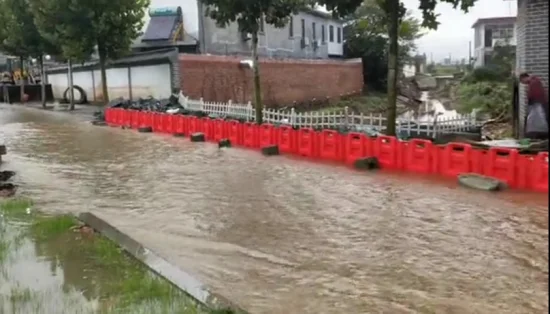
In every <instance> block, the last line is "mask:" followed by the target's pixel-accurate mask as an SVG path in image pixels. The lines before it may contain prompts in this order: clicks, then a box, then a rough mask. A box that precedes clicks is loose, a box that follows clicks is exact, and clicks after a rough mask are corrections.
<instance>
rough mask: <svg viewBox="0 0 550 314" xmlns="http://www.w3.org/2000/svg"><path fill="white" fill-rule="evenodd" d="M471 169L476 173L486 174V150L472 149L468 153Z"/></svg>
mask: <svg viewBox="0 0 550 314" xmlns="http://www.w3.org/2000/svg"><path fill="white" fill-rule="evenodd" d="M470 154H471V155H470V165H471V171H472V172H474V173H477V174H481V175H486V174H487V151H486V150H480V149H472V151H471V153H470Z"/></svg>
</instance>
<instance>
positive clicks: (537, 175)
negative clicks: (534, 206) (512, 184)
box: [531, 152, 548, 193]
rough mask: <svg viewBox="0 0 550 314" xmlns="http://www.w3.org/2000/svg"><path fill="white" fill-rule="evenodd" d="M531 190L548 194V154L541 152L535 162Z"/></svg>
mask: <svg viewBox="0 0 550 314" xmlns="http://www.w3.org/2000/svg"><path fill="white" fill-rule="evenodd" d="M532 170H533V171H532V172H531V174H532V176H531V188H532V189H533V190H535V191H538V192H545V193H548V152H541V153H539V154H538V155H537V157H535V159H534V160H533V167H532Z"/></svg>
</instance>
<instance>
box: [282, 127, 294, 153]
mask: <svg viewBox="0 0 550 314" xmlns="http://www.w3.org/2000/svg"><path fill="white" fill-rule="evenodd" d="M277 144H278V145H279V151H280V152H282V153H287V154H295V153H296V131H295V130H294V129H293V128H292V127H290V126H286V125H283V126H280V127H279V129H278V130H277Z"/></svg>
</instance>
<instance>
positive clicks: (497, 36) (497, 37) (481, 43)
mask: <svg viewBox="0 0 550 314" xmlns="http://www.w3.org/2000/svg"><path fill="white" fill-rule="evenodd" d="M472 28H473V29H474V67H480V66H484V65H487V64H489V63H490V62H491V60H490V59H491V53H492V52H493V48H494V47H495V46H496V45H511V46H515V45H516V17H515V16H510V17H493V18H482V19H478V20H477V21H476V22H475V23H474V25H472Z"/></svg>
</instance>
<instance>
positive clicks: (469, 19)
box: [402, 0, 517, 62]
mask: <svg viewBox="0 0 550 314" xmlns="http://www.w3.org/2000/svg"><path fill="white" fill-rule="evenodd" d="M402 2H403V3H404V4H405V6H406V7H407V9H409V10H410V11H412V12H413V15H414V16H416V17H418V18H420V17H421V14H420V11H419V10H418V4H419V2H420V1H418V0H402ZM437 12H438V13H439V14H441V15H440V17H439V19H438V20H439V21H440V23H441V24H440V25H439V27H438V29H437V30H436V31H429V32H427V33H426V35H425V36H424V37H423V38H421V39H420V40H418V42H417V44H418V50H419V53H426V56H427V57H428V60H429V58H430V54H431V53H432V54H433V58H434V61H436V62H437V61H441V60H442V59H443V58H445V57H448V56H449V53H450V54H451V55H452V58H453V59H455V58H458V59H460V58H467V57H468V42H469V41H473V38H474V31H473V29H472V24H474V22H475V21H476V20H477V19H479V18H487V17H502V16H515V15H516V13H517V2H516V1H515V0H511V1H510V0H508V1H506V0H478V1H477V2H476V5H475V7H473V8H471V9H470V11H469V13H464V12H462V11H461V10H460V9H456V10H455V9H453V7H452V6H451V5H448V4H438V5H437Z"/></svg>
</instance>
